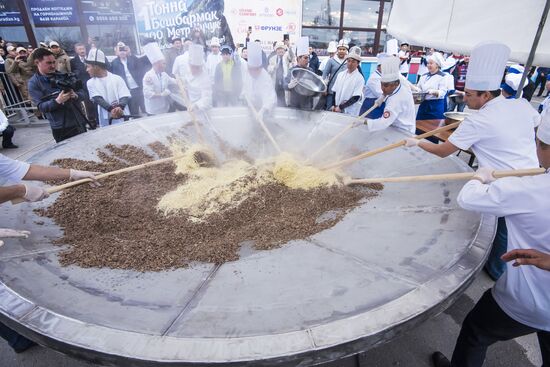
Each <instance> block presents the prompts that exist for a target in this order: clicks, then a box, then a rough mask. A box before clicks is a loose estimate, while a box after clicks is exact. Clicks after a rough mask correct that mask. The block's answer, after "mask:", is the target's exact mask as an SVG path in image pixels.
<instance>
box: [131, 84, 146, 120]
mask: <svg viewBox="0 0 550 367" xmlns="http://www.w3.org/2000/svg"><path fill="white" fill-rule="evenodd" d="M130 94H131V96H132V98H130V102H128V108H129V109H130V115H132V116H139V115H140V113H139V110H140V109H141V112H142V113H146V112H145V99H144V98H143V89H142V88H134V89H130Z"/></svg>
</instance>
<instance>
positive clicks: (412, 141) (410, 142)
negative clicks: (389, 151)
mask: <svg viewBox="0 0 550 367" xmlns="http://www.w3.org/2000/svg"><path fill="white" fill-rule="evenodd" d="M418 143H420V139H417V138H406V139H405V146H406V147H407V148H411V147H416V146H418Z"/></svg>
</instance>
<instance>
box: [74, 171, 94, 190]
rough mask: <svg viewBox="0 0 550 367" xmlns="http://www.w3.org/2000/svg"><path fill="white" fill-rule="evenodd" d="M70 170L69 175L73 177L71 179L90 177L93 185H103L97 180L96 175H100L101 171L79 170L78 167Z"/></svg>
mask: <svg viewBox="0 0 550 367" xmlns="http://www.w3.org/2000/svg"><path fill="white" fill-rule="evenodd" d="M69 172H70V176H69V177H70V178H71V181H77V180H82V179H85V178H89V179H91V180H92V182H90V185H92V186H93V187H98V186H101V185H100V184H99V182H97V179H96V177H95V176H96V175H99V174H100V173H101V172H90V171H79V170H77V169H71V170H69Z"/></svg>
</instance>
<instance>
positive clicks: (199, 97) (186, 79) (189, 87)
mask: <svg viewBox="0 0 550 367" xmlns="http://www.w3.org/2000/svg"><path fill="white" fill-rule="evenodd" d="M182 80H183V84H184V87H185V90H186V91H187V95H188V96H189V101H190V102H191V103H192V104H194V105H195V106H196V107H197V108H199V109H200V110H202V111H206V110H207V109H210V108H212V83H211V82H210V77H209V76H208V73H207V72H206V70H205V68H203V71H202V73H200V74H199V75H197V76H194V75H193V74H191V71H189V73H187V74H185V75H184V76H183V78H182Z"/></svg>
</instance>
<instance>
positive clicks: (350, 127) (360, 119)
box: [307, 97, 387, 162]
mask: <svg viewBox="0 0 550 367" xmlns="http://www.w3.org/2000/svg"><path fill="white" fill-rule="evenodd" d="M386 98H387V97H386ZM384 100H385V99H384ZM377 107H379V106H378V105H377V104H376V103H375V104H374V105H372V107H371V108H369V109H368V110H366V111H365V112H363V113H362V114H361V115H360V116H358V117H357V118H356V119H355V120H354V121H353V122H352V123H350V124H349V125H348V126H346V127H345V128H344V129H342V130H341V131H340V132H339V133H338V134H336V135H335V136H334V137H333V138H332V139H330V140H329V141H327V142H326V143H325V144H324V145H323V146H322V147H321V148H319V149H317V150H316V151H315V152H313V154H312V155H311V156H309V158H308V159H307V162H310V161H311V160H312V159H313V158H315V156H317V155H318V154H319V153H321V152H322V151H323V150H325V149H326V148H327V147H329V146H331V145H332V144H334V142H336V141H337V140H338V139H340V138H341V137H342V136H344V135H345V134H346V133H347V132H348V131H350V130H351V129H352V128H353V127H354V126H356V124H357V122H359V121H362V120H363V119H364V118H365V116H367V115H368V114H369V113H371V112H372V111H374V109H375V108H377Z"/></svg>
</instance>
